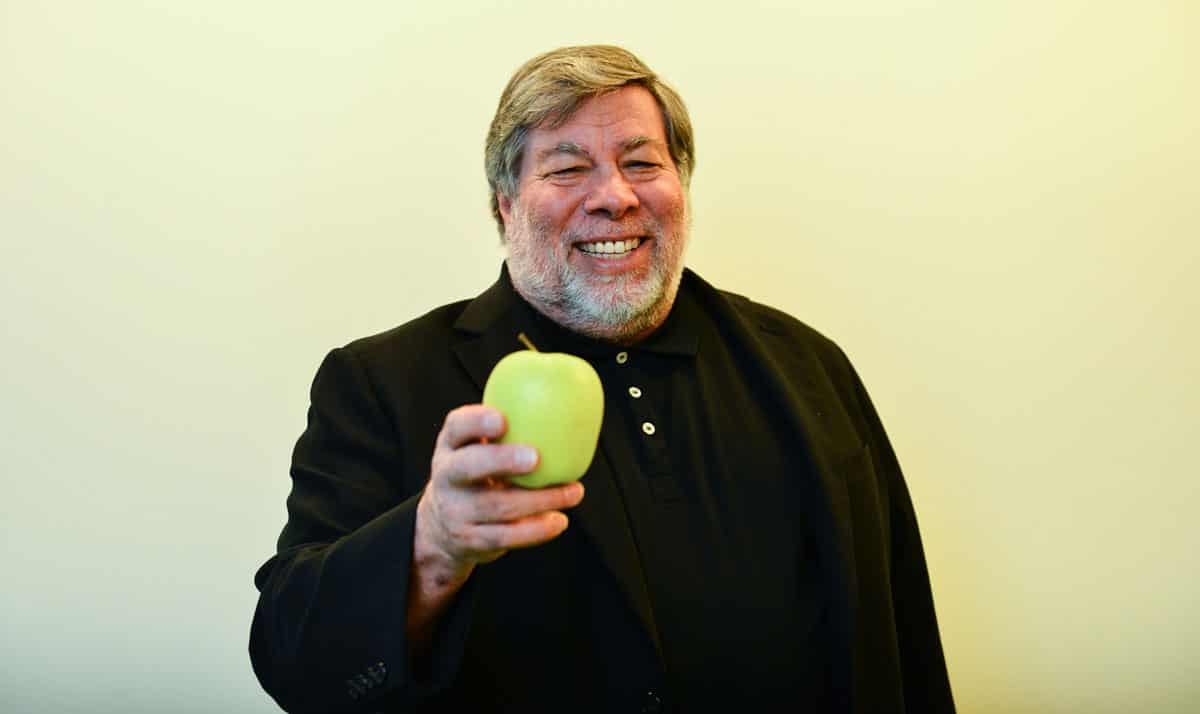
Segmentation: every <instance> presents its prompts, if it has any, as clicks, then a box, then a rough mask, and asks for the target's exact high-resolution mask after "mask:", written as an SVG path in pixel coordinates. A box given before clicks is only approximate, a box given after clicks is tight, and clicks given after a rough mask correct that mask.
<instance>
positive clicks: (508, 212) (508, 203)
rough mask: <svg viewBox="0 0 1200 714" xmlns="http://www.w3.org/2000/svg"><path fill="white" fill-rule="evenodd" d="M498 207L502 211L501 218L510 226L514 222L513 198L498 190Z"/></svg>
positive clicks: (505, 225)
mask: <svg viewBox="0 0 1200 714" xmlns="http://www.w3.org/2000/svg"><path fill="white" fill-rule="evenodd" d="M496 208H497V209H499V211H500V218H501V219H502V220H503V221H504V227H505V228H508V225H509V223H511V222H512V199H511V198H509V197H508V196H505V195H504V194H503V193H500V192H499V191H497V192H496Z"/></svg>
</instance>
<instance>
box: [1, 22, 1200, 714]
mask: <svg viewBox="0 0 1200 714" xmlns="http://www.w3.org/2000/svg"><path fill="white" fill-rule="evenodd" d="M504 5H505V6H504V7H499V6H497V5H494V4H492V3H486V2H470V3H463V2H436V3H395V2H373V3H348V4H342V5H338V6H336V9H335V6H334V5H332V4H329V3H322V4H317V5H316V6H315V7H313V6H310V5H309V4H304V3H288V2H244V1H238V2H233V1H232V0H219V1H217V2H205V3H183V2H165V1H164V2H133V1H131V0H111V1H110V2H105V3H91V2H38V3H31V2H16V1H10V2H3V3H0V102H2V104H0V240H2V241H3V252H2V253H0V277H2V282H0V300H2V304H3V313H2V314H3V332H2V334H3V354H4V361H3V369H0V420H2V423H0V449H2V461H0V464H2V466H0V473H2V476H0V478H2V479H3V481H2V483H3V492H2V495H0V515H2V519H3V520H2V524H0V537H2V541H0V573H2V575H0V580H2V585H0V710H3V711H5V712H99V711H124V712H160V711H171V712H176V713H186V712H218V711H219V712H270V711H274V705H273V703H272V702H271V701H270V700H269V699H268V698H267V697H266V695H265V694H263V693H262V692H261V691H260V690H259V689H258V686H257V683H256V682H255V681H254V679H253V675H252V674H251V670H250V665H249V662H248V658H247V656H246V638H247V632H248V626H249V620H250V616H251V612H252V610H253V607H254V601H255V596H256V593H255V590H254V588H253V586H252V583H251V576H252V574H253V572H254V570H255V568H256V567H257V566H258V565H259V564H260V563H261V562H262V561H263V560H264V559H266V557H268V556H269V555H270V553H271V552H272V549H273V546H274V539H275V537H276V535H277V534H278V531H279V528H280V527H281V525H282V523H283V519H284V497H285V496H286V493H287V490H288V486H289V482H288V477H287V466H288V460H289V455H290V450H291V447H292V444H293V442H294V440H295V438H296V437H297V436H298V434H299V433H300V431H301V429H302V428H303V425H304V413H305V409H306V407H307V389H308V385H309V382H310V380H311V378H312V376H313V373H314V371H315V369H316V367H317V365H318V363H319V362H320V360H321V358H322V357H323V355H324V354H325V352H326V351H327V350H328V349H330V348H332V347H334V346H337V345H340V344H343V343H345V342H347V341H349V340H351V339H353V338H356V337H359V336H362V335H365V334H368V333H372V332H376V331H379V330H383V329H386V328H388V327H390V326H392V325H394V324H397V323H399V322H402V321H405V320H408V319H410V318H412V317H415V316H417V315H419V314H421V313H423V312H424V311H426V310H427V309H429V308H431V307H433V306H435V305H438V304H441V303H444V302H447V301H450V300H455V299H460V298H464V297H469V296H472V295H475V294H476V293H478V292H479V291H481V290H482V289H483V288H484V287H485V286H486V285H488V284H489V283H490V282H491V281H492V280H493V279H494V277H495V276H496V274H497V271H498V268H499V259H500V251H499V248H498V246H497V241H496V237H495V234H494V231H493V226H492V225H491V223H490V219H489V217H488V214H487V209H486V195H485V183H484V178H483V172H482V142H483V136H484V132H485V129H486V126H487V123H488V121H489V119H490V116H491V112H492V111H493V109H494V107H495V102H496V99H497V97H498V96H499V92H500V90H501V88H502V86H503V84H504V82H505V81H506V80H507V78H508V76H509V74H510V73H511V72H512V70H513V69H515V68H516V66H517V65H518V64H520V63H521V62H522V61H523V60H525V59H526V58H528V57H529V56H531V55H533V54H535V53H537V52H540V51H542V50H545V49H549V48H551V47H554V46H558V45H562V44H573V43H580V42H614V43H619V44H623V45H625V46H627V47H628V48H630V49H632V50H633V51H635V52H637V53H639V54H640V55H641V56H642V57H643V58H644V59H645V60H647V61H648V62H649V63H650V64H651V65H652V66H653V67H655V68H656V69H658V70H659V71H660V72H661V73H662V74H663V75H664V76H665V77H667V78H668V79H669V80H670V81H671V82H673V83H674V84H675V85H676V86H677V87H678V88H679V90H680V91H681V92H682V94H683V96H684V97H685V99H686V100H687V102H688V103H689V106H690V108H691V110H692V113H693V117H694V121H695V124H696V133H697V137H698V145H699V154H698V156H699V166H698V171H697V173H696V175H695V182H694V185H693V192H692V195H693V199H694V205H695V232H694V239H693V245H692V250H691V253H690V256H689V263H690V265H691V266H692V267H694V268H695V269H696V270H698V271H699V272H700V273H701V274H702V275H704V276H705V277H707V278H708V279H710V280H712V281H713V282H715V283H717V284H719V285H722V286H724V287H726V288H728V289H732V290H735V291H739V292H744V293H747V294H749V295H751V296H753V297H756V298H758V299H759V300H762V301H765V302H768V303H773V304H775V305H777V306H779V307H781V308H784V309H786V310H788V311H790V312H792V313H793V314H795V315H796V316H798V317H800V318H801V319H803V320H805V321H806V322H808V323H810V324H811V325H813V326H815V327H816V328H818V329H819V330H821V331H823V332H824V333H825V334H827V335H829V336H830V337H832V338H833V339H835V340H836V341H838V342H839V343H840V344H841V345H842V346H843V347H844V348H845V350H846V351H847V352H848V354H849V355H850V357H851V358H852V360H853V361H854V362H855V364H856V365H857V367H858V369H859V371H860V372H861V373H862V375H863V377H864V379H865V380H866V382H867V385H868V387H869V388H870V390H871V392H872V394H873V397H874V399H875V401H876V404H877V406H878V408H879V410H880V412H881V413H882V415H883V418H884V422H885V424H886V425H887V427H888V428H889V431H890V434H891V436H892V439H893V441H894V444H895V447H896V449H897V452H898V454H899V456H900V460H901V463H902V464H903V465H904V467H905V470H906V473H907V475H908V478H909V481H910V485H911V489H912V491H913V494H914V497H915V499H916V502H917V506H918V512H919V515H920V518H921V524H922V528H923V532H924V536H925V541H926V547H927V551H928V556H929V560H930V563H931V568H932V573H933V585H934V589H935V594H936V599H937V604H938V607H939V611H940V615H941V621H942V629H943V636H944V640H945V646H946V652H947V655H948V658H949V666H950V672H951V675H952V678H953V682H954V685H955V688H956V693H957V697H958V701H959V704H960V708H961V710H962V711H964V712H981V713H983V712H1090V713H1091V712H1129V711H1139V712H1194V711H1197V708H1198V707H1200V614H1198V612H1197V610H1198V608H1197V602H1198V601H1200V562H1198V560H1200V559H1198V557H1197V548H1198V546H1200V536H1198V531H1200V529H1198V527H1197V525H1196V516H1195V513H1196V511H1197V507H1196V504H1197V497H1198V496H1200V490H1198V488H1197V476H1198V475H1200V455H1198V451H1197V444H1196V442H1197V437H1198V433H1197V432H1198V424H1200V383H1198V382H1200V380H1198V377H1197V372H1198V368H1197V365H1200V339H1198V338H1197V336H1196V327H1197V313H1198V312H1200V285H1198V279H1197V269H1198V267H1200V248H1198V245H1197V243H1198V239H1200V176H1198V167H1200V137H1198V127H1200V104H1198V99H1197V95H1198V92H1200V83H1198V82H1197V68H1200V49H1198V47H1200V45H1198V44H1197V42H1196V37H1197V30H1200V6H1198V5H1197V4H1196V3H1194V2H1191V1H1190V0H1178V1H1175V2H1170V1H1165V0H1163V1H1158V2H1153V1H1143V2H1119V3H1118V2H1108V3H1106V2H1083V1H1075V0H1069V1H1063V2H1002V1H995V2H933V1H932V0H930V1H926V2H917V1H903V0H897V1H895V2H887V1H885V0H874V1H866V0H855V1H846V0H841V1H838V2H833V1H830V2H804V3H796V4H795V5H796V6H795V7H793V6H792V5H793V4H792V3H779V4H776V5H786V7H783V6H767V5H759V4H757V3H754V2H739V3H734V4H732V5H730V4H721V5H719V6H714V7H713V8H706V7H704V6H698V5H695V4H687V3H678V4H673V5H663V4H658V3H650V2H629V3H595V4H593V3H563V2H561V1H559V2H529V3H506V4H504Z"/></svg>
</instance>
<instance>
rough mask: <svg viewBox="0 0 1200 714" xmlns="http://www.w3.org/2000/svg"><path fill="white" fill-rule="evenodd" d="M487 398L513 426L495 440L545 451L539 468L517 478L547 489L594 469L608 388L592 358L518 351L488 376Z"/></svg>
mask: <svg viewBox="0 0 1200 714" xmlns="http://www.w3.org/2000/svg"><path fill="white" fill-rule="evenodd" d="M520 337H521V338H524V335H520ZM522 341H523V342H525V344H526V345H529V346H530V347H532V345H531V344H530V343H529V342H528V340H524V339H522ZM483 403H484V404H486V405H488V406H491V407H495V408H496V409H499V410H500V412H501V413H502V414H504V418H505V419H506V420H507V421H508V431H506V432H505V433H504V436H502V437H501V438H500V439H498V440H497V441H496V442H495V443H501V444H507V443H511V444H528V445H529V446H532V447H534V448H536V449H537V450H538V453H539V455H540V456H541V459H540V461H539V462H538V465H537V468H536V469H534V470H533V471H531V472H529V473H527V474H522V475H520V476H513V477H512V478H510V479H509V481H511V482H512V483H514V484H516V485H517V486H522V487H524V488H541V487H543V486H550V485H553V484H559V483H568V482H570V481H574V480H576V479H578V478H579V477H581V476H583V474H584V472H585V471H587V470H588V466H590V465H591V463H592V457H593V456H594V455H595V453H596V443H597V442H598V441H599V440H600V422H601V420H602V419H603V418H604V389H603V388H602V387H601V386H600V375H598V374H596V370H595V369H593V368H592V366H591V365H590V364H588V363H587V361H586V360H583V359H581V358H579V357H576V356H575V355H572V354H567V353H565V352H538V351H536V350H535V349H529V350H521V351H518V352H512V353H510V354H508V355H505V356H504V357H503V358H502V359H501V360H500V361H499V362H497V363H496V366H495V367H494V368H493V369H492V373H491V374H490V375H488V380H487V384H486V385H485V386H484V388H483Z"/></svg>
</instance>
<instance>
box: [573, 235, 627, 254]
mask: <svg viewBox="0 0 1200 714" xmlns="http://www.w3.org/2000/svg"><path fill="white" fill-rule="evenodd" d="M643 240H644V239H642V238H626V239H625V240H597V241H588V242H586V243H576V244H575V247H576V248H578V249H579V250H581V251H583V252H584V253H587V254H588V255H592V256H596V257H598V258H608V257H612V258H619V257H621V256H623V255H629V254H630V253H632V252H633V251H635V250H637V248H638V246H639V245H641V244H642V242H643Z"/></svg>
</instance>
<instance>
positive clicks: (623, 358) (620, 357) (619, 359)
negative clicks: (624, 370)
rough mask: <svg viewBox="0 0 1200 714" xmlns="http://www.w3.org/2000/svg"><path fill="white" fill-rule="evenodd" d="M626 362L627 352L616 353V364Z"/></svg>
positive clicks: (627, 359)
mask: <svg viewBox="0 0 1200 714" xmlns="http://www.w3.org/2000/svg"><path fill="white" fill-rule="evenodd" d="M628 361H629V353H628V352H618V353H617V364H625V363H626V362H628Z"/></svg>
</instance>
